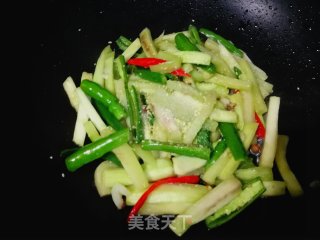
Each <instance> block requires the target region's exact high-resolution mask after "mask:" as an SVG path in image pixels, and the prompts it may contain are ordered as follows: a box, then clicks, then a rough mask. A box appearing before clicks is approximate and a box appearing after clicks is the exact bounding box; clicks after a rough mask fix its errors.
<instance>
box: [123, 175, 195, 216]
mask: <svg viewBox="0 0 320 240" xmlns="http://www.w3.org/2000/svg"><path fill="white" fill-rule="evenodd" d="M199 181H200V178H199V176H182V177H169V178H164V179H161V180H159V181H157V182H155V183H153V184H152V185H151V186H150V187H149V188H148V189H147V190H146V191H145V192H144V193H143V194H142V196H141V197H140V198H139V200H138V201H137V203H136V204H135V205H134V206H133V208H132V209H131V211H130V213H129V216H128V222H130V220H131V218H133V217H134V215H136V214H137V213H138V212H139V210H140V208H141V207H142V206H143V204H144V202H145V201H146V200H147V198H148V196H149V195H150V193H151V192H153V190H155V189H156V188H157V187H159V186H160V185H162V184H165V183H193V184H195V183H198V182H199Z"/></svg>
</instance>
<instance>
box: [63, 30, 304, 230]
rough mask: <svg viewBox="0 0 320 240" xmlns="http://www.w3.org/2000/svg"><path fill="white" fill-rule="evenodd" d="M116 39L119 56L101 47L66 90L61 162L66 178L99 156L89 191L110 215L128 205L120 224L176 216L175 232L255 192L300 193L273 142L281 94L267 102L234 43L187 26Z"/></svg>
mask: <svg viewBox="0 0 320 240" xmlns="http://www.w3.org/2000/svg"><path fill="white" fill-rule="evenodd" d="M199 33H201V35H199ZM204 38H206V39H204ZM116 44H117V46H118V48H119V49H120V50H121V52H122V53H121V54H120V55H119V56H116V55H115V54H116V52H118V51H115V49H114V50H113V49H111V46H107V47H105V48H104V49H103V51H102V52H101V54H100V56H99V58H98V60H97V64H96V67H95V69H94V74H93V75H92V74H90V73H86V72H84V73H83V74H82V77H81V83H80V87H78V88H77V87H76V84H75V82H74V81H73V80H72V78H71V77H68V78H67V79H66V81H65V82H64V83H63V87H64V89H65V91H66V93H67V96H68V98H69V100H70V103H71V106H72V107H73V108H74V109H75V110H76V111H77V120H76V124H75V129H74V135H73V142H74V143H75V144H76V145H78V146H77V147H76V148H70V149H71V150H66V151H64V152H63V157H65V156H67V157H66V159H65V164H66V167H67V169H68V170H69V171H71V172H73V171H76V170H78V169H79V168H81V167H83V166H85V165H86V164H89V163H91V162H92V161H101V163H100V164H99V165H98V167H97V168H96V171H95V173H94V182H95V185H96V188H97V191H98V193H99V195H100V196H101V197H103V196H108V195H111V197H112V199H113V201H114V203H115V205H116V207H117V208H118V209H122V208H123V207H125V205H128V206H133V208H132V210H131V212H130V214H129V217H128V221H129V222H130V221H132V220H134V218H135V217H136V215H137V214H141V215H160V214H173V215H177V216H176V217H175V219H174V220H173V221H172V222H171V224H170V228H171V229H172V231H173V232H174V233H176V234H177V235H178V236H181V235H182V234H184V233H185V232H186V231H187V230H188V228H190V227H191V226H192V225H194V224H196V223H198V222H200V221H203V220H204V221H205V223H206V224H207V226H208V228H209V229H211V228H215V227H218V226H220V225H222V224H224V223H226V222H227V221H229V220H231V219H233V218H234V217H235V216H236V215H237V214H239V213H240V212H241V211H243V210H244V209H245V208H246V207H248V206H249V205H250V204H252V203H253V202H254V201H255V200H257V199H258V198H259V197H271V196H279V195H283V194H285V191H286V189H288V191H289V193H290V194H291V195H292V196H300V195H301V194H302V193H303V190H302V187H301V185H300V184H299V182H298V180H297V178H296V177H295V175H294V174H293V172H292V171H291V169H290V167H289V166H288V162H287V160H286V156H285V154H286V147H287V144H288V137H286V136H283V135H278V121H279V107H280V98H279V97H276V96H271V97H270V98H268V99H269V103H268V105H267V103H266V101H265V98H266V97H267V96H268V95H270V94H271V93H272V84H270V83H268V82H266V79H267V75H266V73H265V72H263V71H262V70H261V69H260V68H258V67H257V66H255V65H254V64H253V63H252V62H251V60H250V59H249V58H248V57H247V55H245V53H244V52H243V51H242V50H240V49H239V48H237V47H236V46H235V45H234V44H233V43H232V42H230V41H228V40H226V39H225V38H223V37H222V36H220V35H218V34H216V33H214V32H212V31H211V30H208V29H205V28H200V30H199V31H198V29H197V28H196V26H194V25H190V26H189V27H188V31H183V32H177V33H171V34H161V35H160V36H159V37H157V38H156V39H155V40H154V39H153V37H152V35H151V31H150V29H148V28H145V29H143V30H142V31H141V33H140V34H138V35H137V36H136V38H135V40H134V41H130V40H129V39H128V38H126V37H124V36H120V37H119V38H118V39H117V40H116ZM265 117H266V120H265ZM87 141H91V143H90V142H88V143H87ZM68 155H69V156H68ZM274 160H275V161H276V164H277V167H278V169H279V172H280V175H281V177H282V178H283V181H282V180H281V179H280V180H278V179H274V178H275V176H274V175H273V162H274ZM200 179H201V181H200ZM124 197H125V199H124ZM185 217H187V219H185Z"/></svg>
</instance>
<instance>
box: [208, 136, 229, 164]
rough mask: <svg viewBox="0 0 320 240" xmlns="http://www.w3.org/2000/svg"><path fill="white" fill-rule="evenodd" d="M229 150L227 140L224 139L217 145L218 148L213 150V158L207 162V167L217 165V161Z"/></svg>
mask: <svg viewBox="0 0 320 240" xmlns="http://www.w3.org/2000/svg"><path fill="white" fill-rule="evenodd" d="M226 148H227V143H226V140H225V139H224V138H222V139H221V140H220V141H219V142H218V144H217V145H216V147H215V148H214V149H213V151H212V156H211V158H210V160H209V161H208V162H207V164H206V167H209V166H211V165H212V164H213V163H215V161H217V160H218V159H219V157H220V156H221V155H222V153H224V151H225V150H226Z"/></svg>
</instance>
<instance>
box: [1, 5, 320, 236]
mask: <svg viewBox="0 0 320 240" xmlns="http://www.w3.org/2000/svg"><path fill="white" fill-rule="evenodd" d="M315 2H316V1H298V0H293V1H276V0H274V1H245V0H236V1H231V0H230V1H222V0H221V1H209V0H203V1H200V0H198V1H191V0H190V1H187V0H178V1H138V0H137V1H133V0H132V1H123V0H117V1H77V2H71V1H45V2H39V3H35V2H32V3H31V2H30V3H28V6H26V8H25V9H24V8H23V7H22V6H20V10H21V11H22V12H23V13H24V14H23V17H22V15H21V16H20V27H19V28H18V31H25V33H24V34H21V35H20V38H19V39H18V40H19V41H20V44H21V45H20V46H21V48H24V50H27V51H28V55H26V56H25V58H22V59H21V61H22V60H23V62H24V63H26V64H30V63H31V64H32V67H31V71H30V69H29V71H28V74H24V75H23V76H24V78H23V81H24V83H26V82H27V83H28V86H29V87H31V90H30V91H29V92H28V93H29V94H28V97H25V98H22V99H20V101H22V103H25V104H24V105H22V106H25V108H27V107H29V109H30V106H31V109H32V111H30V110H28V111H26V113H25V114H23V116H20V117H23V118H24V119H28V120H31V123H30V124H28V125H27V126H24V128H27V130H29V131H28V133H27V134H23V140H21V141H22V142H20V143H21V145H22V146H21V147H20V148H18V149H17V148H14V149H13V150H11V149H10V155H11V156H14V160H12V161H11V162H10V161H9V159H6V160H5V163H6V165H4V166H3V168H2V170H3V174H2V176H4V177H5V180H4V182H3V183H4V184H3V186H4V187H3V190H4V194H3V196H4V197H3V210H2V211H1V217H2V219H4V221H3V222H2V224H1V233H0V237H1V236H2V237H3V238H18V237H19V238H23V239H25V238H28V237H30V238H37V237H39V238H58V239H62V238H63V239H64V238H77V239H79V238H86V239H95V238H103V239H109V238H115V236H117V238H118V237H119V238H129V237H133V238H136V237H139V238H154V239H156V238H159V239H160V238H165V239H171V238H175V236H174V234H173V233H172V232H171V231H170V230H167V231H156V230H154V231H139V230H135V231H129V230H128V226H127V225H126V216H127V213H128V210H129V209H128V208H127V209H125V210H121V211H118V210H117V209H116V207H115V206H114V205H113V203H112V201H111V199H110V198H107V199H101V198H99V197H98V194H97V192H96V190H95V187H94V185H93V171H94V168H95V167H96V166H97V164H98V163H92V164H91V165H89V166H86V167H84V168H83V169H80V170H79V171H78V172H76V173H74V174H69V173H68V172H67V171H66V169H65V167H64V162H63V159H61V158H60V157H59V153H60V151H61V150H62V149H65V148H69V147H71V146H72V134H73V127H74V122H75V118H76V114H75V112H74V110H73V109H72V108H71V107H70V105H69V102H68V99H67V97H66V94H65V93H64V91H63V88H62V82H63V81H64V80H65V78H66V77H67V76H69V75H70V76H72V77H73V78H74V79H75V81H76V83H79V78H80V75H81V72H82V71H89V72H92V71H93V70H94V63H95V61H96V59H97V57H98V56H99V53H100V51H101V50H102V49H103V47H104V46H106V45H107V44H108V41H112V42H114V41H115V39H116V38H117V37H118V36H119V35H121V34H122V35H125V36H127V37H129V38H131V39H134V38H135V37H137V36H138V34H139V32H140V31H141V30H142V29H143V28H144V27H149V28H150V29H151V31H152V34H153V37H156V36H157V35H159V34H160V33H161V32H162V31H165V32H167V33H170V32H174V31H180V30H184V29H186V28H187V26H188V25H189V24H190V23H193V24H194V25H196V26H198V27H207V28H211V29H212V30H215V31H216V32H218V33H220V34H221V35H223V36H225V37H226V38H228V39H231V40H232V41H233V42H234V43H235V44H236V45H237V46H239V47H240V48H241V49H243V50H244V51H246V52H247V54H248V55H249V56H250V58H251V59H252V60H253V62H254V63H256V65H258V66H259V67H261V68H262V69H264V70H265V71H266V72H267V74H268V75H269V81H270V82H271V83H273V84H274V95H277V96H280V97H281V109H280V119H279V121H280V123H279V132H280V133H281V134H287V135H289V136H290V141H289V147H288V155H287V157H288V161H289V163H290V165H291V167H292V169H293V171H294V172H295V173H296V176H297V177H298V179H299V180H300V181H301V183H302V186H303V188H304V190H305V195H304V196H303V197H301V198H298V199H292V198H291V197H290V196H289V195H286V196H283V197H278V198H272V199H259V200H258V201H257V202H255V203H254V204H253V205H252V206H250V207H249V208H248V209H247V210H246V211H244V212H243V213H242V214H240V215H239V216H237V217H236V218H235V219H234V220H233V221H231V222H229V223H228V224H225V225H224V226H221V227H220V228H217V229H214V230H211V231H208V230H207V229H206V227H205V225H204V224H203V223H201V224H197V225H196V226H193V227H192V228H191V229H190V230H189V231H188V232H187V233H186V234H185V235H184V237H183V239H184V238H185V239H194V238H201V239H209V238H210V239H239V238H246V239H248V238H249V239H250V238H260V239H261V238H268V239H269V238H271V237H272V238H280V237H290V238H297V239H316V238H319V237H320V235H319V227H318V225H319V224H318V223H319V200H320V199H319V197H318V194H319V187H318V188H311V187H310V183H311V182H312V181H315V180H318V181H319V179H320V168H319V161H320V159H319V154H318V149H319V146H318V145H319V140H318V136H319V126H318V125H319V124H318V122H319V110H318V109H319V107H320V106H319V105H320V104H319V95H320V87H319V80H320V79H319V78H320V69H319V57H320V38H319V33H318V31H319V29H320V28H319V27H320V24H319V19H320V18H319V7H318V6H317V5H316V4H315ZM27 7H28V8H27ZM24 23H25V24H24ZM23 39H28V40H31V42H30V44H24V41H23ZM112 46H113V47H114V46H115V45H114V43H113V44H112ZM16 70H17V72H16V74H15V75H16V78H17V79H19V80H22V78H21V77H20V76H21V75H19V74H21V72H20V73H19V71H18V69H16ZM21 86H23V85H21ZM21 88H22V87H21ZM22 90H23V89H22ZM20 108H22V109H21V111H23V110H24V109H23V108H24V107H20ZM18 130H19V129H18ZM62 174H64V175H65V177H62ZM111 236H114V237H111Z"/></svg>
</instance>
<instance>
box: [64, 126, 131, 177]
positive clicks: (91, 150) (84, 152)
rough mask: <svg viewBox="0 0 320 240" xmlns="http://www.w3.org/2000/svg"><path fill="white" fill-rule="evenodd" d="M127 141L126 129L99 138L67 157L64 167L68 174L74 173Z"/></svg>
mask: <svg viewBox="0 0 320 240" xmlns="http://www.w3.org/2000/svg"><path fill="white" fill-rule="evenodd" d="M128 139H129V131H128V129H123V130H120V131H117V132H114V133H112V134H110V135H109V136H107V137H104V138H100V139H98V140H97V141H95V142H92V143H89V144H87V145H85V146H83V147H82V148H80V149H79V150H78V151H76V152H74V153H73V154H71V155H70V156H68V157H67V158H66V159H65V164H66V167H67V169H68V170H69V171H70V172H74V171H76V170H77V169H78V168H80V167H82V166H83V165H85V164H87V163H90V162H92V161H94V160H96V159H98V158H101V157H102V156H103V155H104V154H106V153H107V152H110V151H112V150H113V149H115V148H117V147H119V146H121V145H122V144H124V143H126V142H128Z"/></svg>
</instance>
